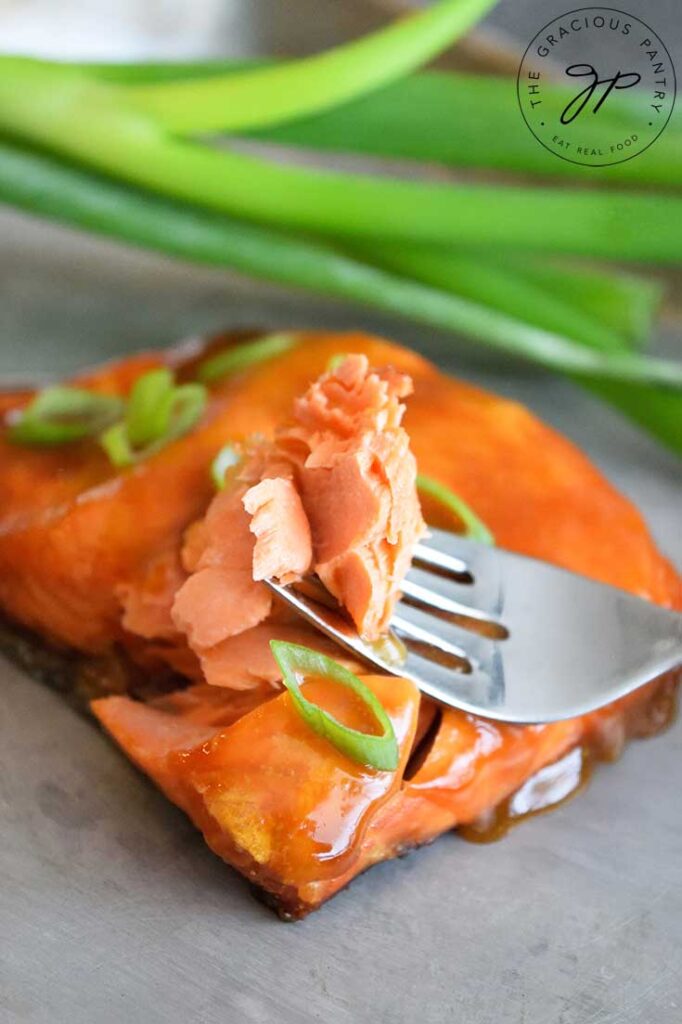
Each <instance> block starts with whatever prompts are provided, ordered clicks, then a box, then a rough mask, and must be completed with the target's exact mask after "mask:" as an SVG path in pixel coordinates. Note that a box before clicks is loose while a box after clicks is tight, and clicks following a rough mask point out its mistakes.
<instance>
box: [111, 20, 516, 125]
mask: <svg viewBox="0 0 682 1024" xmlns="http://www.w3.org/2000/svg"><path fill="white" fill-rule="evenodd" d="M495 2H496V0H441V2H440V3H436V4H434V5H433V6H432V7H430V8H429V9H427V10H424V11H421V12H418V13H417V12H414V13H412V15H411V16H409V17H404V18H397V19H396V20H395V21H394V22H393V23H392V24H390V25H388V26H387V27H386V28H383V29H381V30H379V31H378V32H374V33H371V34H369V35H367V36H365V37H364V38H361V39H358V40H355V41H353V42H350V43H346V44H344V45H342V46H339V47H337V48H335V49H333V50H329V51H327V52H326V53H321V54H316V55H314V56H311V57H304V58H303V59H301V60H293V61H282V62H281V63H277V64H274V65H269V66H265V67H262V68H256V69H255V70H250V71H241V72H238V73H237V74H233V73H229V74H227V75H224V76H218V77H212V78H211V79H209V80H208V81H205V80H202V79H197V80H191V79H190V80H188V81H182V82H166V83H161V84H147V85H141V86H137V87H133V88H130V89H128V90H127V97H126V101H127V102H128V103H130V104H134V105H135V106H137V107H138V109H140V110H143V111H145V113H148V114H151V115H152V117H153V118H154V119H155V120H156V121H157V122H158V123H160V124H162V125H163V126H164V128H167V129H169V130H170V131H172V132H183V131H188V132H193V133H198V132H202V133H204V132H211V131H215V130H229V131H236V130H238V129H242V128H253V127H260V126H263V125H272V124H281V123H282V122H284V121H291V120H292V119H295V118H297V117H301V116H303V115H305V114H311V113H315V112H317V111H321V110H328V109H329V108H333V107H336V106H338V105H339V104H341V103H345V102H348V100H350V99H354V98H355V97H357V96H361V95H363V94H365V93H368V92H372V91H374V90H375V89H378V88H379V87H380V86H382V85H385V84H386V83H388V82H391V81H394V80H395V79H398V78H401V77H402V76H403V75H405V74H407V73H408V72H409V71H412V70H413V69H414V68H416V67H418V66H419V65H420V64H423V63H425V62H426V61H428V60H430V59H431V58H432V57H434V56H436V55H437V54H438V53H440V52H441V51H442V50H444V49H445V48H446V47H447V46H449V45H450V43H452V42H454V40H455V39H457V38H458V37H459V36H461V35H463V34H464V33H465V32H466V31H467V29H469V28H471V26H472V25H473V24H475V22H476V21H477V20H478V19H479V18H481V17H482V16H483V15H484V14H485V13H486V12H487V11H488V10H489V9H490V8H491V7H492V6H493V5H494V3H495Z"/></svg>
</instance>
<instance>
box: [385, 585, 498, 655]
mask: <svg viewBox="0 0 682 1024" xmlns="http://www.w3.org/2000/svg"><path fill="white" fill-rule="evenodd" d="M427 579H429V577H428V575H427V574H426V573H420V572H419V570H416V571H414V570H413V572H412V573H411V574H410V575H409V576H408V577H407V578H406V579H404V580H403V584H402V588H401V589H402V593H403V602H405V603H407V604H411V605H415V606H416V607H417V608H425V609H429V610H430V611H431V612H433V613H434V614H438V613H439V612H440V613H443V617H446V616H449V617H454V618H455V619H457V620H459V621H460V622H461V620H462V619H464V620H474V621H473V622H472V626H474V623H481V624H484V625H486V626H489V627H492V628H493V630H494V631H495V633H497V634H498V635H499V637H500V639H501V638H502V637H504V636H506V629H505V627H504V626H503V625H502V623H501V622H500V620H499V618H498V617H497V616H495V615H494V614H492V613H491V612H488V611H485V610H484V609H482V608H475V607H473V605H471V604H463V603H462V602H460V601H457V600H453V598H452V597H450V596H449V595H448V593H447V591H448V590H452V584H450V583H447V584H445V586H441V587H436V586H435V585H434V584H433V583H431V581H430V580H429V583H430V585H429V586H426V585H425V584H424V583H422V582H418V581H419V580H427ZM462 589H464V588H462ZM468 589H469V590H471V589H472V588H471V587H469V588H468ZM462 624H463V625H466V623H462ZM474 628H475V626H474Z"/></svg>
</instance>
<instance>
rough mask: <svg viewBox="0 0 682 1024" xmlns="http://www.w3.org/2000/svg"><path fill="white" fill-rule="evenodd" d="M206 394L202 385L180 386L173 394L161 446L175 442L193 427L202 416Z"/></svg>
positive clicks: (206, 398)
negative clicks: (168, 419)
mask: <svg viewBox="0 0 682 1024" xmlns="http://www.w3.org/2000/svg"><path fill="white" fill-rule="evenodd" d="M207 400H208V394H207V392H206V388H205V387H204V386H203V384H182V385H181V386H180V387H178V388H176V389H175V391H174V392H173V399H172V402H171V408H170V422H169V424H168V430H167V432H166V434H165V436H164V437H162V438H159V440H160V441H161V442H162V443H163V444H167V443H168V442H169V441H175V440H176V439H177V438H178V437H182V436H183V435H184V434H187V433H189V431H190V430H191V429H192V427H194V426H195V425H196V424H197V423H198V422H199V420H200V419H201V417H202V416H203V414H204V410H205V409H206V402H207Z"/></svg>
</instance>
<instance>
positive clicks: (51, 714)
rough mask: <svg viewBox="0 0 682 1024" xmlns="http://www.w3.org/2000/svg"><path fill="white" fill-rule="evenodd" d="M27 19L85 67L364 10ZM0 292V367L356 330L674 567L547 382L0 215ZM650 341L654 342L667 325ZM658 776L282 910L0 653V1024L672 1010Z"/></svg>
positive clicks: (25, 39) (678, 926)
mask: <svg viewBox="0 0 682 1024" xmlns="http://www.w3.org/2000/svg"><path fill="white" fill-rule="evenodd" d="M294 4H295V7H294ZM569 6H571V5H570V4H568V3H564V4H563V5H562V4H561V0H551V3H548V2H546V0H523V3H521V0H502V3H501V5H500V8H499V14H500V19H501V21H502V22H503V23H504V24H505V26H506V27H517V26H518V28H519V31H520V33H521V34H522V35H524V34H525V37H526V41H527V40H528V39H529V38H530V36H531V35H532V31H534V30H535V28H537V19H538V13H540V14H541V15H544V14H545V13H546V17H545V20H547V19H549V18H550V17H552V16H553V15H554V14H555V13H557V9H567V8H568V7H569ZM573 6H576V5H573ZM629 7H630V9H631V10H632V12H633V13H634V14H638V13H640V14H643V16H644V18H645V20H648V21H650V22H651V23H652V24H653V25H654V27H655V28H657V29H658V30H659V31H661V32H663V33H664V34H665V40H666V43H667V45H668V46H669V47H671V48H673V47H675V46H677V49H676V53H675V58H676V59H677V60H678V69H679V55H680V46H679V42H680V34H679V4H678V2H677V0H667V2H666V3H665V4H663V3H662V0H657V2H654V0H650V2H649V3H647V4H646V7H645V5H644V4H643V3H642V2H641V0H637V2H636V3H630V4H629ZM659 8H660V9H661V10H665V11H667V14H668V17H667V19H666V20H665V21H664V23H663V26H662V27H661V23H660V18H659V17H658V15H656V17H655V16H654V12H655V11H656V10H658V9H659ZM55 9H56V7H55V3H54V0H32V2H31V3H17V2H14V3H12V2H11V0H5V2H4V3H2V2H1V0H0V27H1V28H2V45H3V46H4V45H5V44H7V45H12V46H13V47H14V48H15V49H20V48H24V49H25V48H27V47H30V46H33V45H34V44H35V45H36V48H37V49H41V48H42V50H43V52H51V53H58V54H61V55H64V56H74V57H77V56H86V55H88V54H91V55H93V54H96V55H98V56H101V57H103V58H104V57H112V58H113V57H122V56H126V55H129V54H134V55H136V56H142V55H146V56H163V55H169V54H173V55H185V56H193V55H196V54H201V53H205V52H210V53H214V54H215V53H228V52H229V53H238V52H244V51H246V50H248V51H249V52H259V51H260V52H267V50H269V49H270V47H271V46H274V47H275V48H276V49H277V50H278V51H279V52H303V50H306V51H308V50H311V49H314V48H315V47H316V45H318V44H320V45H324V44H326V43H328V42H330V41H331V40H332V39H334V38H339V36H340V35H341V34H342V33H344V32H351V31H355V30H360V29H361V28H363V27H365V22H364V12H365V11H367V10H368V9H369V4H368V0H289V2H286V3H285V2H282V0H273V2H272V3H269V4H268V3H266V0H239V2H237V0H225V2H223V0H193V3H192V4H188V3H187V2H186V0H154V3H148V4H141V3H135V2H134V0H125V3H119V4H115V5H112V4H111V3H109V2H105V0H62V2H61V3H60V4H59V5H58V17H55V15H54V12H55ZM294 11H295V12H296V13H295V14H294ZM126 12H129V15H130V17H129V19H128V21H127V22H126ZM211 12H213V17H212V16H211ZM240 12H241V14H240ZM666 24H667V26H668V30H667V33H666ZM675 26H677V37H676V36H675V33H674V29H675ZM287 34H288V35H287ZM37 38H38V39H39V43H38V44H36V43H35V41H36V39H37ZM676 38H677V43H676ZM453 130H455V128H454V126H453ZM0 292H1V295H2V302H1V303H0V373H4V374H17V375H21V376H23V375H24V374H25V373H31V374H32V373H36V372H37V373H54V374H58V373H63V372H66V371H68V370H69V369H71V368H74V367H77V366H79V365H82V364H83V363H85V362H92V361H93V360H94V359H99V358H110V357H113V356H115V355H118V354H122V353H124V352H126V351H127V352H130V351H134V350H136V349H139V348H140V347H142V346H144V345H152V344H159V345H160V344H166V343H168V341H169V340H172V339H175V338H178V337H181V336H182V335H183V334H189V333H193V332H203V331H206V330H215V329H219V328H221V327H223V326H225V325H233V324H240V325H249V326H252V325H254V324H255V325H264V326H272V327H280V328H281V327H282V326H286V325H292V326H300V325H311V326H315V325H324V326H327V327H339V328H351V329H352V328H355V327H358V326H363V327H366V328H368V329H372V330H376V331H380V332H383V333H384V334H386V335H388V336H391V337H395V338H396V339H398V340H401V341H403V342H405V343H406V344H409V345H413V346H416V347H418V348H420V349H421V350H422V351H424V352H426V353H427V354H428V355H430V356H431V357H434V358H436V359H437V360H438V361H439V362H440V363H441V365H443V366H445V367H446V368H448V369H450V370H451V371H453V372H456V373H458V374H460V375H461V376H463V377H465V378H466V379H469V380H471V381H474V382H476V383H479V384H481V385H483V386H485V387H488V388H490V389H492V390H495V391H498V392H500V393H503V394H505V395H508V396H513V397H514V398H516V399H518V400H519V401H522V402H525V403H526V404H528V405H529V406H530V407H531V408H532V409H533V410H534V411H535V412H536V413H538V414H539V415H540V416H541V417H543V418H544V419H545V420H546V421H547V422H549V423H551V424H553V425H554V426H556V427H557V428H558V429H560V430H562V431H563V432H564V433H565V434H566V435H567V436H569V437H570V438H571V439H572V440H574V441H575V442H576V443H577V444H578V445H580V446H581V447H582V448H583V449H584V450H585V451H586V452H587V453H588V454H589V455H590V456H591V457H592V458H593V459H594V461H595V462H596V463H597V465H598V466H599V467H600V468H601V469H603V471H604V472H605V473H606V474H607V475H608V476H609V477H610V478H611V479H612V480H613V482H614V483H615V484H616V485H617V486H619V487H620V488H621V489H622V490H623V491H624V492H625V493H626V494H628V495H629V496H630V497H631V498H632V499H633V500H634V501H635V502H636V504H637V505H638V506H639V507H640V508H641V509H642V510H643V511H644V514H645V515H646V517H647V520H648V522H649V524H650V526H651V528H652V530H653V532H654V535H655V537H656V539H657V541H658V542H659V544H661V546H662V547H663V549H664V550H665V551H666V552H667V553H668V554H669V555H670V556H671V557H673V558H674V559H675V560H676V561H677V562H678V564H681V565H682V534H681V533H680V528H679V527H680V507H681V505H682V487H681V482H680V464H679V462H678V461H677V460H675V459H674V458H673V457H672V456H671V455H669V454H667V453H666V452H665V451H663V450H662V449H661V448H660V447H659V446H657V445H656V444H654V442H652V441H650V440H648V439H647V438H646V437H645V436H644V435H643V434H641V433H640V432H639V431H637V430H636V429H635V428H634V427H632V426H630V425H628V424H627V423H626V422H625V421H623V420H621V419H620V418H619V417H618V416H617V415H616V413H615V412H613V411H611V410H610V409H608V408H607V407H606V406H604V405H601V404H599V403H598V402H597V401H595V400H593V399H591V398H589V397H588V396H587V395H585V394H584V393H583V392H581V391H579V390H578V389H577V388H576V387H574V386H573V385H572V384H570V383H568V382H566V381H561V380H558V379H557V378H553V377H549V376H548V375H547V374H544V373H541V372H539V371H536V370H533V369H531V368H527V367H523V366H520V365H519V364H514V363H508V364H503V363H501V362H500V361H499V359H498V358H497V357H495V358H490V357H488V356H487V355H486V354H485V353H482V352H481V351H480V350H478V349H476V348H474V347H473V346H470V345H467V344H465V343H464V342H461V341H453V339H451V338H446V337H445V336H443V335H441V334H438V333H437V332H433V331H429V330H423V329H422V330H419V329H416V328H414V327H413V326H411V325H410V324H407V323H405V322H397V321H395V320H391V319H390V318H382V317H379V316H377V315H375V314H369V313H367V312H366V311H363V310H358V309H352V308H348V307H342V306H341V305H339V304H333V303H326V302H323V301H321V300H318V299H308V298H306V297H301V296H298V295H295V294H293V293H286V292H284V291H282V290H280V289H275V288H268V287H264V286H263V287H259V286H252V285H249V284H248V283H247V282H245V281H243V279H240V278H238V277H233V276H231V275H227V274H222V273H219V272H216V271H211V270H205V269H200V268H195V267H191V266H189V265H186V264H183V263H178V262H174V261H172V260H166V259H161V258H159V257H156V256H151V255H146V254H144V253H139V252H136V251H134V250H131V249H127V248H125V247H122V246H118V245H115V244H113V243H105V242H102V241H99V240H96V239H92V238H89V237H87V236H85V235H82V234H79V233H77V232H72V231H69V230H63V229H59V228H57V227H55V226H52V225H46V224H40V223H38V222H37V221H35V220H33V219H32V218H29V217H23V216H18V215H15V214H11V213H9V212H2V213H0ZM660 342H661V344H662V346H663V349H664V350H667V351H668V352H673V353H674V352H679V344H680V334H679V329H678V328H675V329H674V330H671V331H670V332H669V333H668V334H667V335H666V336H665V337H662V338H661V339H660ZM624 557H627V552H625V553H624ZM681 785H682V722H681V723H678V725H677V726H676V727H675V728H674V729H673V730H672V731H670V732H669V733H667V734H666V735H664V736H662V737H660V738H659V739H656V740H653V741H650V742H646V743H635V744H633V745H632V746H631V747H630V748H629V749H628V750H627V752H626V754H625V756H624V757H623V758H622V760H621V761H620V762H619V763H618V764H617V765H615V766H613V767H608V768H604V769H603V770H600V771H599V772H597V774H596V777H595V778H594V779H593V781H592V783H591V785H590V787H589V789H588V790H587V792H585V793H583V794H582V795H581V796H580V797H579V798H578V799H577V800H575V801H573V802H572V803H570V804H567V805H565V806H564V807H562V808H560V809H559V810H557V811H555V812H553V813H552V814H550V815H547V816H545V817H542V818H538V819H535V820H534V821H531V822H528V823H527V824H525V825H523V826H521V827H520V828H518V829H516V830H515V831H514V832H513V833H512V834H511V835H510V836H509V837H508V838H507V839H506V840H505V841H504V842H502V843H498V844H494V845H491V846H485V847H480V846H473V845H469V844H467V843H464V842H461V841H460V840H459V839H457V837H456V836H454V835H448V836H444V837H443V838H442V839H441V840H439V841H438V842H437V843H435V844H434V845H433V846H431V847H429V848H427V849H424V850H421V851H420V852H418V853H417V854H415V855H413V856H410V857H408V858H406V859H403V860H400V861H395V862H393V863H390V864H385V865H381V866H380V867H377V868H374V869H372V870H371V871H369V872H368V873H367V874H365V875H364V876H363V877H361V878H359V879H358V880H357V881H356V882H354V883H353V885H352V887H351V889H350V890H349V891H348V892H347V893H342V894H341V895H339V896H338V897H336V898H335V899H334V900H333V901H332V902H331V903H330V904H329V905H327V906H326V907H324V908H323V909H322V910H321V911H320V912H319V913H318V914H314V915H312V916H311V917H310V918H308V919H307V920H306V921H304V922H303V923H301V924H300V925H295V926H294V925H284V924H282V923H281V922H279V921H277V920H276V919H275V918H274V917H273V916H272V914H271V912H270V911H267V910H265V909H264V908H262V907H261V906H259V905H258V904H257V903H255V902H254V900H253V899H252V898H251V896H250V895H249V893H248V889H247V886H246V885H245V883H244V882H243V880H242V879H240V878H238V877H237V876H236V875H235V874H234V873H233V872H231V871H230V870H229V869H228V868H226V867H225V865H223V864H222V863H221V862H220V861H219V860H218V859H217V858H216V857H214V856H213V854H211V853H210V851H209V850H208V849H207V848H206V846H205V844H204V843H203V840H202V839H201V837H200V836H199V835H198V834H197V833H196V832H195V831H194V829H193V828H192V827H191V826H190V824H189V823H188V821H187V820H186V819H185V817H184V816H183V815H182V814H181V813H180V812H179V811H177V810H176V809H175V808H174V807H172V806H171V805H170V804H169V803H168V801H167V800H166V799H165V798H164V797H163V796H162V795H161V794H160V793H158V792H157V791H156V790H155V789H154V788H153V787H152V786H151V784H150V783H149V782H148V781H147V780H146V779H145V778H143V777H142V776H141V775H139V774H138V773H137V772H136V771H135V769H134V768H133V767H132V766H131V765H130V764H129V763H128V761H127V760H126V759H125V758H124V757H123V756H122V755H121V754H120V753H119V752H118V751H117V750H116V749H114V747H113V746H112V745H111V744H110V743H109V742H108V741H107V740H106V739H105V737H104V736H103V735H101V734H100V733H99V732H98V731H97V729H96V728H94V727H93V726H92V725H91V724H89V723H88V722H85V721H84V720H82V719H81V718H79V717H78V716H77V715H75V714H74V713H73V712H72V711H71V710H70V709H69V708H68V707H67V706H66V705H65V704H64V703H63V702H62V701H61V700H60V698H59V697H57V696H56V695H54V694H53V693H51V692H50V691H48V690H46V689H45V688H44V687H42V686H40V685H39V684H37V683H33V682H31V681H30V680H28V679H27V678H25V677H24V676H22V675H21V674H20V673H19V672H17V671H15V670H14V669H12V668H10V667H9V666H6V665H5V664H4V663H0V835H1V836H2V839H1V840H0V877H1V878H2V882H1V883H0V1021H1V1022H2V1024H128V1022H130V1024H318V1022H324V1024H366V1022H371V1024H408V1022H413V1021H419V1022H420V1024H460V1022H462V1024H464V1022H466V1024H653V1022H655V1024H680V1020H681V1019H682V966H681V964H680V957H679V950H680V949H681V948H682V826H681V824H680V788H681Z"/></svg>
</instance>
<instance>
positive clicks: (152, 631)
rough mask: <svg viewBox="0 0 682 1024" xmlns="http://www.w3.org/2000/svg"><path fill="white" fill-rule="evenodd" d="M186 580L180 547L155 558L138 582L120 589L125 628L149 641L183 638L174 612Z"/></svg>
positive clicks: (164, 551) (172, 546) (127, 583)
mask: <svg viewBox="0 0 682 1024" xmlns="http://www.w3.org/2000/svg"><path fill="white" fill-rule="evenodd" d="M186 578H187V573H186V572H185V571H184V569H183V567H182V564H181V562H180V551H179V549H178V546H177V544H173V545H171V546H170V547H168V548H166V549H165V550H162V551H159V552H158V553H156V554H154V555H153V556H152V557H151V558H150V560H149V561H148V562H147V563H146V564H145V565H144V567H143V568H142V570H141V571H140V572H139V573H138V574H137V575H136V577H135V578H134V579H131V580H128V581H127V582H126V583H121V584H119V586H117V587H116V590H115V593H116V596H117V597H118V599H119V601H120V602H121V607H122V609H123V615H122V618H121V624H122V626H123V628H124V629H125V630H126V631H127V632H129V633H134V634H135V635H136V636H140V637H144V638H145V639H148V640H154V639H158V640H172V639H177V638H179V633H178V630H177V627H176V625H175V623H174V622H173V619H172V617H171V608H172V606H173V601H174V599H175V594H176V593H177V591H178V590H179V589H180V587H181V586H182V584H183V583H184V582H185V580H186Z"/></svg>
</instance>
